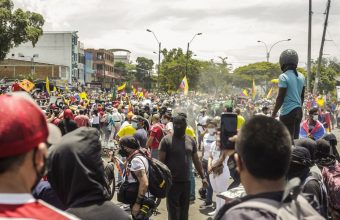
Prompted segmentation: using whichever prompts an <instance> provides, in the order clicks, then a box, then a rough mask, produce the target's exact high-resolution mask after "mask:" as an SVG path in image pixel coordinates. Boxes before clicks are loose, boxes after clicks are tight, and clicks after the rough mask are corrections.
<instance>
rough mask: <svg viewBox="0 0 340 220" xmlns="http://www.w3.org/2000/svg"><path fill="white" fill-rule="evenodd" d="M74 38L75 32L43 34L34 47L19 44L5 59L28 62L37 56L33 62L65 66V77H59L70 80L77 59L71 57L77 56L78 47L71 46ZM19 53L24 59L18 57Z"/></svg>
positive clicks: (28, 44)
mask: <svg viewBox="0 0 340 220" xmlns="http://www.w3.org/2000/svg"><path fill="white" fill-rule="evenodd" d="M75 36H77V35H76V33H75V32H44V34H43V35H42V36H41V37H40V38H39V41H38V43H37V44H36V46H35V47H33V46H32V44H31V43H25V44H21V45H19V46H18V47H15V48H13V49H12V50H11V51H10V52H9V53H8V55H7V58H11V59H19V60H26V61H30V59H31V58H30V57H32V56H33V54H38V55H39V57H37V58H34V61H35V62H39V63H49V64H55V65H61V66H65V67H66V69H67V70H66V76H60V77H61V78H62V79H68V80H70V79H71V75H70V73H71V72H72V70H73V69H74V63H77V62H78V61H77V60H78V58H74V57H73V54H74V53H76V54H77V55H78V47H77V46H76V47H75V46H72V38H73V37H75ZM76 42H78V40H77V41H76ZM76 44H77V43H76ZM19 53H22V54H23V55H24V56H25V57H19V55H18V54H19ZM72 64H73V65H72Z"/></svg>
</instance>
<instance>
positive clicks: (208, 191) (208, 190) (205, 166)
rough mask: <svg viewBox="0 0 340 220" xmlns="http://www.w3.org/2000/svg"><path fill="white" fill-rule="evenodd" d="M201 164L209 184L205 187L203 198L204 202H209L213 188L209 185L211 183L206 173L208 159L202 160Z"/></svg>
mask: <svg viewBox="0 0 340 220" xmlns="http://www.w3.org/2000/svg"><path fill="white" fill-rule="evenodd" d="M202 166H203V171H204V175H205V176H206V177H207V180H208V183H209V186H208V188H207V198H206V199H205V202H206V203H211V202H212V197H213V189H212V187H211V183H210V177H209V174H208V161H207V160H204V159H203V160H202Z"/></svg>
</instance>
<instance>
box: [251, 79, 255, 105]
mask: <svg viewBox="0 0 340 220" xmlns="http://www.w3.org/2000/svg"><path fill="white" fill-rule="evenodd" d="M251 96H252V98H253V100H254V99H255V96H256V85H255V80H254V79H253V89H252V90H251Z"/></svg>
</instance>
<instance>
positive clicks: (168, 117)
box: [163, 113, 171, 120]
mask: <svg viewBox="0 0 340 220" xmlns="http://www.w3.org/2000/svg"><path fill="white" fill-rule="evenodd" d="M163 117H164V118H166V119H168V120H171V115H170V114H169V113H165V114H164V115H163Z"/></svg>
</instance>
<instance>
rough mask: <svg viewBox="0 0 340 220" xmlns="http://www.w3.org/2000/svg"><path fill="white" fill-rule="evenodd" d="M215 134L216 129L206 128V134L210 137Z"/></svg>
mask: <svg viewBox="0 0 340 220" xmlns="http://www.w3.org/2000/svg"><path fill="white" fill-rule="evenodd" d="M215 132H216V128H208V133H209V134H210V135H214V134H215Z"/></svg>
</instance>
